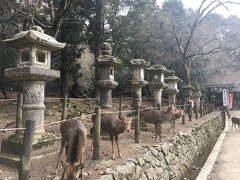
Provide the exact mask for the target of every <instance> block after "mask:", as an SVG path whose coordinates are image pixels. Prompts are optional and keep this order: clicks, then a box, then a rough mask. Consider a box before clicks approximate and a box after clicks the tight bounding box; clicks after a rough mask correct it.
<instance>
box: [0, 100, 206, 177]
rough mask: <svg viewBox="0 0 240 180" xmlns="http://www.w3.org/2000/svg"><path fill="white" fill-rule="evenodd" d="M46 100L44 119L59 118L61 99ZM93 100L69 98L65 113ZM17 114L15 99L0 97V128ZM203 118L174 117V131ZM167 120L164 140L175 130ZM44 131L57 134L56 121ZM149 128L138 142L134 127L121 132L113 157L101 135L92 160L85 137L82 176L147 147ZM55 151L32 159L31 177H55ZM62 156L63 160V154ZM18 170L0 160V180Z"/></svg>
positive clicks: (90, 107) (90, 106) (126, 104)
mask: <svg viewBox="0 0 240 180" xmlns="http://www.w3.org/2000/svg"><path fill="white" fill-rule="evenodd" d="M45 104H46V111H45V123H48V122H54V121H58V120H60V117H61V103H60V101H56V100H54V101H50V100H47V101H46V102H45ZM130 104H131V100H124V101H123V109H131V106H130ZM143 105H144V106H151V102H150V101H144V102H143ZM94 107H95V102H94V101H89V100H81V101H80V100H74V101H73V100H71V101H70V103H69V107H68V114H73V115H74V113H75V112H76V111H78V110H82V111H83V112H84V113H86V114H89V113H92V112H93V111H94ZM113 109H114V110H116V111H117V109H118V100H114V101H113ZM15 116H16V101H8V102H1V101H0V129H1V128H4V127H5V126H6V124H8V123H10V122H14V121H15ZM205 120H206V119H205V118H203V119H199V120H195V119H194V118H193V121H192V122H190V121H188V117H187V116H186V124H185V125H183V124H182V123H181V122H182V121H181V119H179V120H177V121H176V129H175V133H176V132H179V131H184V130H187V129H189V128H193V127H194V126H198V125H199V124H200V123H202V122H203V121H205ZM84 124H85V125H86V127H87V129H88V131H89V130H90V128H91V127H92V122H91V120H90V119H89V120H88V121H86V122H84ZM169 127H170V124H169V122H166V123H164V124H163V133H162V137H163V142H164V141H167V140H168V139H170V138H171V136H173V135H174V134H173V133H171V132H170V131H169ZM45 129H46V131H48V132H51V133H55V134H58V135H59V125H54V126H47V127H46V128H45ZM151 129H152V131H151V132H145V131H142V132H141V141H140V143H139V144H136V143H134V130H132V131H131V132H130V133H127V132H126V133H124V134H123V135H121V136H120V137H119V145H120V149H121V153H122V155H123V158H117V159H116V160H112V159H111V143H110V141H109V138H108V137H107V138H106V137H105V138H102V139H101V159H100V160H97V161H94V160H92V151H91V147H90V146H91V138H90V137H88V140H87V147H86V150H85V156H84V159H85V167H84V176H85V179H88V180H94V179H97V177H99V176H100V175H101V174H103V173H104V170H105V169H106V168H108V167H113V166H115V165H120V164H122V163H123V162H124V161H126V160H127V159H129V158H133V157H137V156H141V155H142V154H144V152H146V151H147V149H148V146H149V145H154V144H156V143H155V139H154V134H153V128H151ZM12 133H13V132H7V133H6V132H0V143H1V142H2V140H3V139H5V138H6V137H7V136H9V135H11V134H12ZM56 146H58V147H59V148H60V143H59V142H58V143H57V145H56ZM56 159H57V153H55V154H52V155H48V156H45V157H43V158H41V159H35V160H33V161H31V179H33V180H41V179H44V180H48V179H49V180H50V179H54V174H53V172H54V169H55V165H56ZM62 159H63V160H65V157H64V155H63V156H62ZM61 173H62V167H60V170H59V172H58V174H57V176H58V177H59V176H61ZM17 175H18V174H17V170H16V169H11V168H9V167H7V166H5V165H2V164H0V180H1V179H6V180H7V179H17Z"/></svg>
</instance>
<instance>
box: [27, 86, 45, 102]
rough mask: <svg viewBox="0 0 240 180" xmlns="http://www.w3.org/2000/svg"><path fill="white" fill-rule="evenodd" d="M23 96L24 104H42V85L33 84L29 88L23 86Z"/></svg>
mask: <svg viewBox="0 0 240 180" xmlns="http://www.w3.org/2000/svg"><path fill="white" fill-rule="evenodd" d="M28 87H29V86H28ZM23 97H24V104H43V103H44V85H43V84H34V85H33V86H31V88H29V89H28V88H24V89H23Z"/></svg>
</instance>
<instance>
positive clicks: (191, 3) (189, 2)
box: [157, 0, 240, 17]
mask: <svg viewBox="0 0 240 180" xmlns="http://www.w3.org/2000/svg"><path fill="white" fill-rule="evenodd" d="M201 1H202V0H182V2H183V4H184V6H185V8H193V9H196V8H197V7H198V6H199V5H200V3H201ZM235 1H236V2H240V0H235ZM162 2H164V0H157V4H159V5H161V3H162ZM228 9H229V10H227V9H226V8H224V7H220V8H218V9H217V10H216V13H219V14H221V15H223V16H224V17H228V16H229V15H237V16H238V17H240V5H228Z"/></svg>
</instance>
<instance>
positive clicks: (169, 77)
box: [165, 71, 183, 82]
mask: <svg viewBox="0 0 240 180" xmlns="http://www.w3.org/2000/svg"><path fill="white" fill-rule="evenodd" d="M165 81H166V82H168V81H176V82H183V80H181V79H179V78H178V77H177V76H175V71H171V75H170V76H168V77H166V78H165Z"/></svg>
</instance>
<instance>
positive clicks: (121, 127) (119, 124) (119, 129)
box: [91, 111, 132, 160]
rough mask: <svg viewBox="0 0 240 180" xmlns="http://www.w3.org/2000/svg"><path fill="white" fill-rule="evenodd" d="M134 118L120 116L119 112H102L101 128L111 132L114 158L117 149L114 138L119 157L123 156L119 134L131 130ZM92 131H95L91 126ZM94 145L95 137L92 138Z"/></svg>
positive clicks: (113, 157)
mask: <svg viewBox="0 0 240 180" xmlns="http://www.w3.org/2000/svg"><path fill="white" fill-rule="evenodd" d="M92 118H93V119H92V121H94V119H95V116H92ZM131 124H132V118H131V117H126V116H119V115H117V114H107V113H104V111H103V113H102V114H101V129H102V130H104V131H106V132H107V133H109V135H110V141H111V144H112V159H113V160H115V158H116V157H115V151H114V140H115V142H116V146H117V150H118V157H119V158H122V155H121V152H120V148H119V145H118V136H119V134H122V133H124V132H125V131H127V132H130V131H131ZM91 132H93V128H91ZM92 147H93V139H92Z"/></svg>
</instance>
